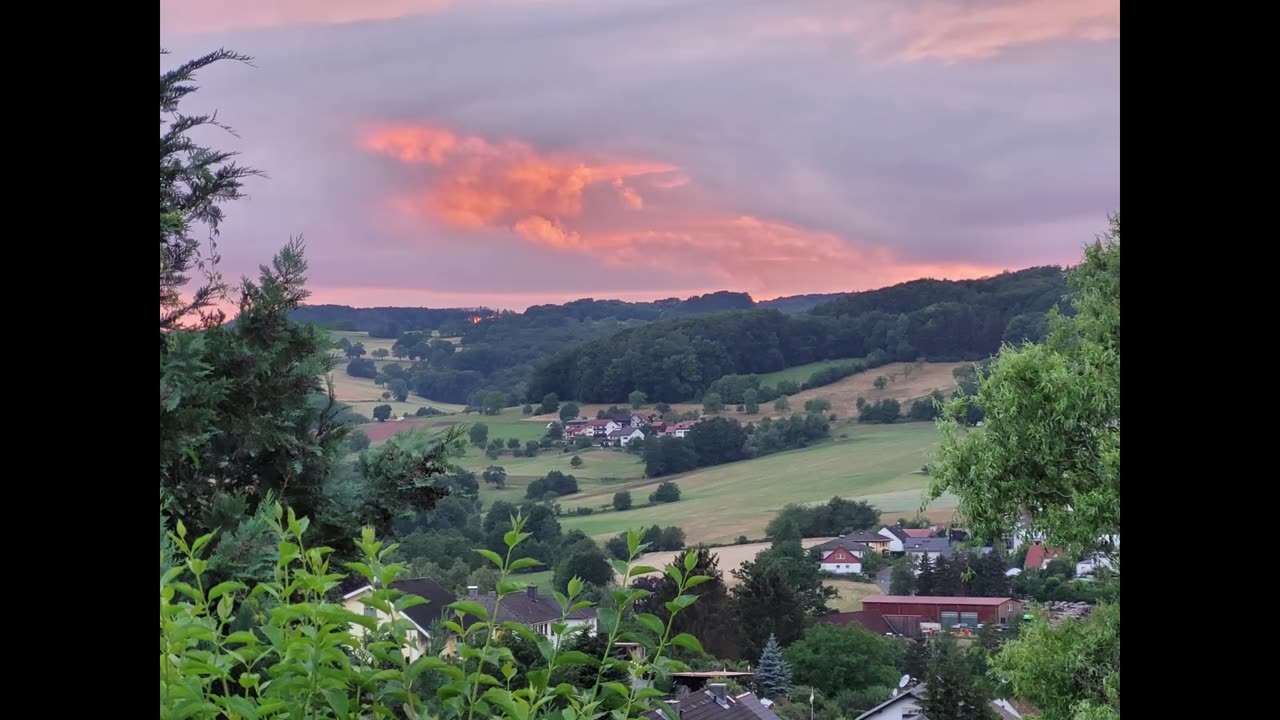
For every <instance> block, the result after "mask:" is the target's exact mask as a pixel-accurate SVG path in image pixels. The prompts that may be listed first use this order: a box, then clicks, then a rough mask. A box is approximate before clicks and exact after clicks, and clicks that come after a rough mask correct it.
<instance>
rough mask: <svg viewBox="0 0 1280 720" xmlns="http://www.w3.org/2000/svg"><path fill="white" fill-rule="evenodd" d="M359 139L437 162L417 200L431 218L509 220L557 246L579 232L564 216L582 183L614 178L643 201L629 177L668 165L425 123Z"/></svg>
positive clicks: (637, 204)
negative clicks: (583, 154) (539, 147)
mask: <svg viewBox="0 0 1280 720" xmlns="http://www.w3.org/2000/svg"><path fill="white" fill-rule="evenodd" d="M362 144H363V146H364V147H365V148H366V149H368V150H372V151H374V152H377V153H380V154H383V155H387V156H390V157H393V158H396V159H397V160H399V161H401V162H403V163H406V164H411V165H417V164H421V165H428V166H432V167H434V168H437V170H436V171H435V172H434V175H435V177H434V178H433V179H432V180H431V182H430V188H429V189H428V190H427V191H426V193H425V195H424V196H421V197H420V198H419V201H418V202H417V203H416V204H417V206H419V207H420V209H421V210H422V211H424V212H426V213H427V214H428V215H429V216H431V217H432V218H433V219H435V220H437V221H439V222H442V223H444V224H446V225H450V226H453V227H458V228H472V229H478V228H496V227H507V228H511V229H513V230H515V231H516V232H518V233H520V234H521V235H524V236H525V237H529V238H534V239H541V240H546V241H547V244H550V245H553V246H555V247H566V246H572V245H574V244H576V243H577V242H578V238H579V236H578V234H577V233H576V232H573V231H572V230H569V229H567V228H566V227H565V226H564V219H565V218H572V217H577V216H579V215H581V214H582V211H583V199H584V194H585V193H586V191H587V189H588V188H589V187H591V186H592V185H595V184H598V183H606V184H611V185H612V186H613V187H614V189H615V190H617V192H618V194H619V196H620V197H621V199H622V201H623V203H624V204H625V205H626V206H627V207H629V208H632V209H635V210H639V209H641V208H643V207H644V199H643V198H642V197H641V196H640V194H639V193H638V192H637V191H636V190H635V189H634V188H632V187H630V186H629V185H627V183H626V180H627V179H628V178H633V177H639V176H643V175H651V174H657V173H667V172H671V171H674V170H676V169H677V168H676V167H675V166H672V165H667V164H663V163H650V162H619V161H614V160H602V161H599V162H592V163H589V162H587V161H586V160H584V159H582V158H575V157H568V156H564V155H555V154H543V153H539V152H538V151H536V150H535V149H533V148H532V147H530V146H529V145H527V144H525V143H522V142H518V141H513V140H512V141H505V142H501V143H491V142H489V141H487V140H485V139H484V138H480V137H473V136H459V135H457V134H456V133H453V132H451V131H449V130H444V129H441V128H435V127H430V126H389V127H382V128H378V129H376V130H373V131H371V132H369V133H367V134H366V135H365V137H364V138H363V141H362Z"/></svg>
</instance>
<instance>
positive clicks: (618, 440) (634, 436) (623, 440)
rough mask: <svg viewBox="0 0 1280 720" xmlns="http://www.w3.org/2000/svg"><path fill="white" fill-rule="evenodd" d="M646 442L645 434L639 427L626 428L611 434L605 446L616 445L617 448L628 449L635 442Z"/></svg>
mask: <svg viewBox="0 0 1280 720" xmlns="http://www.w3.org/2000/svg"><path fill="white" fill-rule="evenodd" d="M641 440H644V433H643V432H641V431H640V428H637V427H624V428H622V429H620V430H614V431H613V432H611V433H609V436H608V438H606V441H605V444H607V445H614V446H616V447H626V446H627V445H630V444H631V443H633V442H638V441H641Z"/></svg>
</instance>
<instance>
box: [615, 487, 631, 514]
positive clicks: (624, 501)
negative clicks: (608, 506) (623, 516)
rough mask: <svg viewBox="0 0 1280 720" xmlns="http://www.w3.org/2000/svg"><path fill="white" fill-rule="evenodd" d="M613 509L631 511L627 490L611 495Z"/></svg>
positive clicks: (629, 495)
mask: <svg viewBox="0 0 1280 720" xmlns="http://www.w3.org/2000/svg"><path fill="white" fill-rule="evenodd" d="M613 509H614V510H618V511H622V510H630V509H631V492H630V491H629V490H623V491H622V492H616V493H614V494H613Z"/></svg>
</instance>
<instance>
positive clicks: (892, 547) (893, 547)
mask: <svg viewBox="0 0 1280 720" xmlns="http://www.w3.org/2000/svg"><path fill="white" fill-rule="evenodd" d="M876 534H877V535H880V536H882V537H887V538H889V552H899V553H900V552H902V539H901V538H899V537H898V536H897V535H894V534H893V533H892V532H890V530H889V528H887V527H882V528H880V532H878V533H876Z"/></svg>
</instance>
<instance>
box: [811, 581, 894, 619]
mask: <svg viewBox="0 0 1280 720" xmlns="http://www.w3.org/2000/svg"><path fill="white" fill-rule="evenodd" d="M823 585H826V586H827V587H833V588H835V589H836V591H837V592H839V593H840V595H839V596H838V597H837V598H835V599H834V600H828V601H827V606H828V607H830V608H831V609H832V610H835V611H837V612H857V611H859V610H861V609H862V598H864V597H867V596H868V595H883V594H884V591H883V590H881V589H880V586H879V585H876V584H875V583H863V582H854V581H852V580H828V581H826V582H824V583H823Z"/></svg>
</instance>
